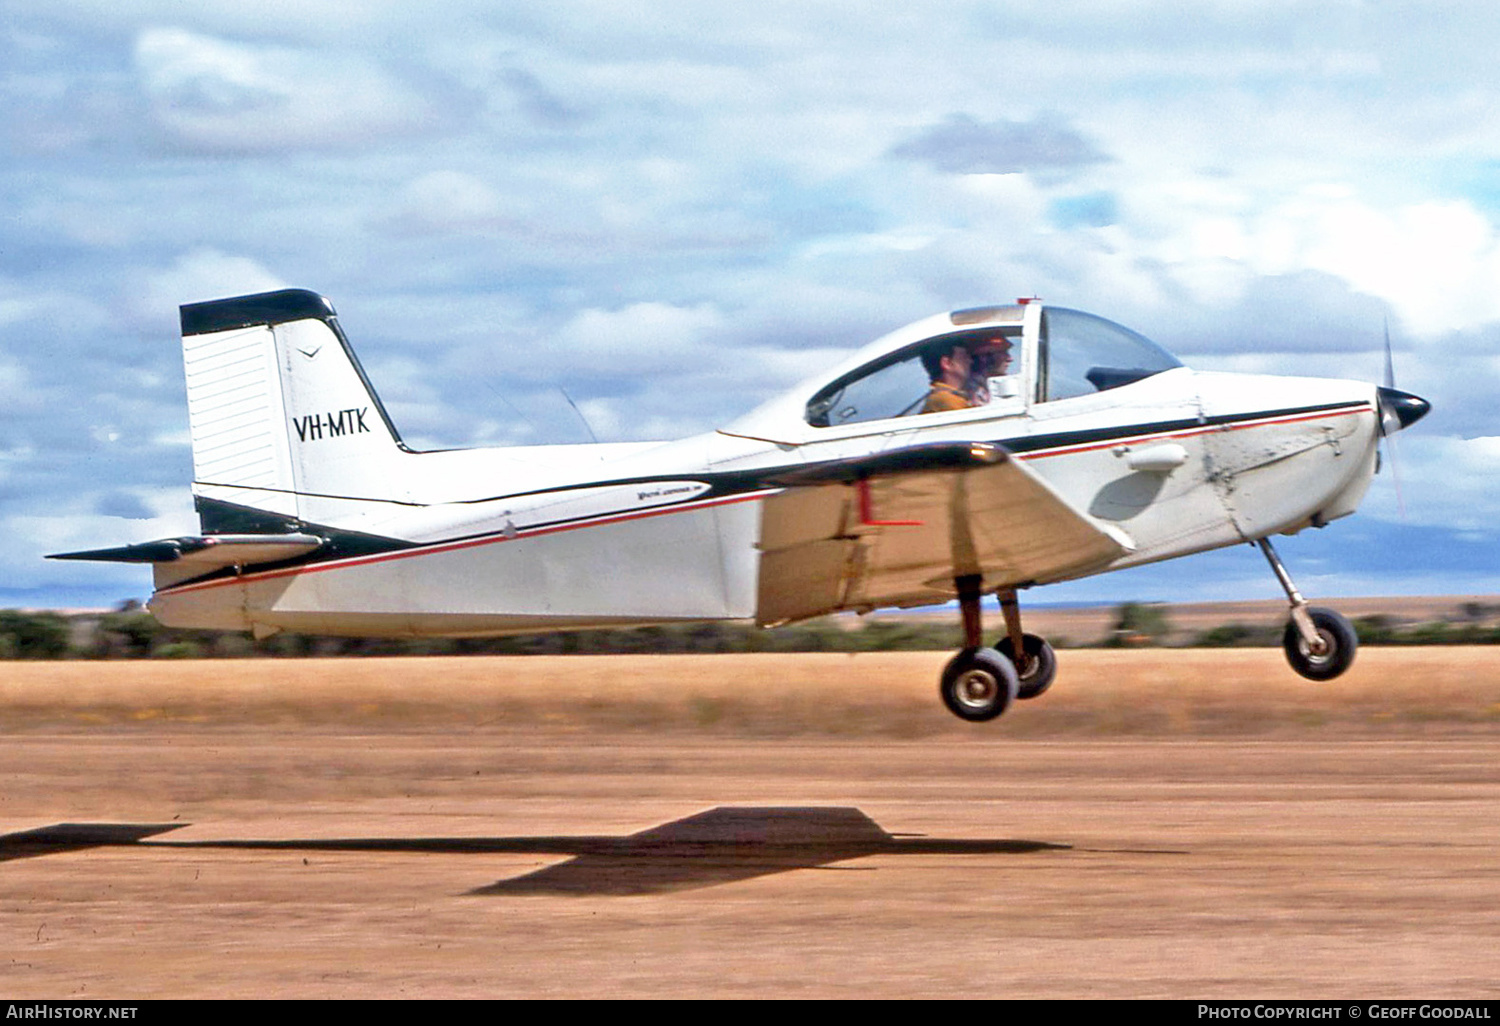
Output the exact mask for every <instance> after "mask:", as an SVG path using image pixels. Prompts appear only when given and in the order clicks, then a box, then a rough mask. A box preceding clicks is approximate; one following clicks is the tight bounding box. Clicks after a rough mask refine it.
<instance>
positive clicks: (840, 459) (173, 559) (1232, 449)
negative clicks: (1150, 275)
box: [53, 289, 1428, 721]
mask: <svg viewBox="0 0 1500 1026" xmlns="http://www.w3.org/2000/svg"><path fill="white" fill-rule="evenodd" d="M181 314H182V344H183V354H184V360H185V364H186V370H187V394H188V412H189V420H190V424H191V430H192V444H193V474H194V481H193V494H194V497H195V504H196V508H197V512H198V516H199V521H200V525H201V529H202V532H203V533H202V534H201V535H198V536H192V537H181V538H169V539H165V540H161V541H153V542H146V543H142V544H136V545H127V546H124V547H121V548H111V549H98V550H93V551H88V552H71V553H63V554H59V555H57V556H55V557H53V558H58V559H94V560H110V561H122V562H131V563H150V564H152V567H153V571H154V575H155V589H156V590H155V595H154V596H153V597H152V599H151V602H150V609H151V610H152V612H153V613H155V615H156V616H157V618H158V619H159V620H160V621H161V622H162V623H164V624H167V625H169V626H174V627H202V628H217V629H230V630H248V631H252V632H254V634H255V635H256V636H257V637H265V636H268V635H271V634H274V633H276V632H277V631H282V630H291V631H301V632H308V633H320V634H339V635H356V636H376V637H432V636H444V637H473V636H484V635H499V634H506V633H517V632H530V631H538V630H549V629H574V628H585V627H599V626H615V625H627V624H652V623H669V622H679V621H691V620H727V619H735V620H739V619H751V618H753V619H754V620H755V621H757V622H758V623H760V624H761V625H763V626H773V625H776V624H782V623H787V622H789V621H794V620H801V619H804V618H807V617H813V616H819V615H823V614H826V613H834V612H838V611H841V610H855V611H859V612H868V611H870V610H874V609H878V608H882V607H913V606H929V605H933V604H939V603H945V602H949V601H951V600H953V599H954V598H957V600H958V606H959V611H960V615H961V617H962V622H963V630H964V638H965V647H964V648H963V649H962V651H960V652H959V653H958V654H957V655H955V656H954V657H953V658H952V659H951V660H950V661H949V663H948V665H947V667H946V669H944V671H943V673H942V677H941V694H942V698H943V701H944V702H945V703H946V705H947V706H948V708H949V709H950V710H952V711H953V712H954V713H955V714H957V715H958V716H960V717H962V718H964V719H967V720H975V721H978V720H988V719H992V718H993V717H995V716H998V715H1000V714H1001V713H1002V712H1004V711H1005V709H1006V708H1007V707H1008V706H1009V705H1010V703H1011V702H1012V700H1013V699H1015V698H1018V697H1019V698H1033V697H1035V696H1037V695H1040V694H1041V693H1042V692H1044V691H1045V690H1047V688H1048V686H1049V685H1050V684H1051V683H1052V680H1053V678H1054V676H1055V674H1056V668H1057V663H1056V658H1055V656H1054V654H1053V651H1052V647H1051V646H1050V645H1048V644H1047V642H1046V641H1044V640H1043V639H1041V638H1040V637H1037V636H1035V635H1032V634H1027V633H1025V632H1024V631H1023V630H1022V625H1021V617H1020V612H1019V606H1018V602H1017V597H1016V596H1017V592H1018V591H1019V590H1020V589H1024V588H1028V587H1031V586H1034V585H1041V584H1048V583H1052V582H1056V581H1064V580H1069V579H1072V578H1079V577H1085V576H1089V575H1092V574H1098V573H1103V572H1105V571H1108V570H1115V569H1119V568H1122V567H1128V566H1135V565H1138V564H1141V563H1148V562H1152V561H1155V560H1163V559H1171V558H1174V557H1177V556H1185V555H1188V554H1190V553H1195V552H1202V551H1205V550H1208V549H1214V548H1219V547H1221V546H1227V545H1234V544H1241V543H1246V542H1250V543H1254V544H1257V545H1258V546H1259V547H1260V549H1261V551H1262V552H1263V553H1264V554H1265V557H1266V559H1267V560H1268V561H1269V562H1270V564H1271V567H1272V569H1273V571H1274V572H1275V574H1276V576H1277V578H1278V580H1279V581H1280V583H1281V585H1282V587H1283V588H1284V589H1285V591H1286V594H1287V599H1288V601H1289V603H1290V605H1291V618H1290V622H1289V624H1288V626H1287V629H1286V633H1285V639H1284V641H1285V649H1286V654H1287V657H1288V660H1289V661H1290V663H1291V665H1292V668H1293V669H1294V670H1296V672H1298V673H1300V674H1301V675H1303V676H1304V677H1308V678H1311V679H1314V680H1326V679H1330V678H1333V677H1336V676H1338V675H1339V674H1340V673H1342V672H1343V671H1344V670H1345V669H1346V668H1347V667H1348V666H1349V664H1350V661H1351V660H1352V659H1353V657H1354V650H1355V636H1354V632H1353V630H1352V629H1351V628H1350V626H1349V624H1348V622H1347V621H1346V620H1345V619H1344V618H1343V617H1341V616H1339V615H1338V614H1337V613H1335V612H1332V611H1331V610H1326V609H1318V608H1312V607H1310V606H1308V604H1307V602H1306V601H1305V600H1304V599H1303V598H1302V596H1301V595H1300V594H1299V593H1298V591H1297V589H1296V587H1295V585H1294V584H1293V583H1292V580H1291V578H1290V576H1289V575H1288V574H1287V572H1286V570H1285V568H1284V567H1283V566H1282V564H1281V561H1280V559H1279V558H1278V557H1277V555H1276V552H1275V550H1274V549H1273V548H1272V545H1271V541H1270V536H1272V535H1275V534H1290V533H1294V532H1297V531H1299V530H1301V529H1303V528H1305V527H1309V526H1312V527H1322V526H1323V525H1324V524H1326V523H1328V522H1329V521H1332V520H1335V519H1337V518H1339V517H1342V516H1345V515H1347V514H1349V513H1353V512H1354V510H1355V507H1356V506H1357V505H1358V504H1359V502H1360V500H1361V499H1362V498H1363V497H1364V494H1365V491H1366V489H1367V488H1368V486H1369V484H1370V480H1371V477H1372V476H1373V475H1374V473H1375V472H1376V470H1377V468H1378V465H1379V454H1378V447H1379V443H1380V440H1381V438H1382V437H1383V436H1385V435H1388V434H1390V433H1392V432H1394V431H1399V430H1401V429H1402V428H1404V427H1407V426H1409V425H1410V424H1412V423H1413V422H1415V421H1416V420H1417V419H1419V418H1420V417H1422V416H1423V415H1424V414H1425V413H1426V412H1427V410H1428V403H1427V402H1426V401H1425V400H1423V399H1420V398H1418V397H1417V396H1414V395H1410V394H1408V393H1405V392H1400V391H1397V390H1395V389H1394V388H1391V387H1377V386H1375V385H1371V384H1366V383H1363V382H1356V381H1337V380H1323V379H1312V378H1293V377H1272V376H1264V375H1252V374H1227V373H1205V372H1202V371H1193V370H1190V369H1189V368H1187V367H1184V366H1183V365H1182V364H1181V363H1179V362H1178V361H1177V360H1176V359H1175V358H1173V357H1172V356H1171V355H1170V354H1169V353H1167V352H1166V351H1165V350H1163V349H1162V348H1161V347H1159V346H1157V345H1156V344H1155V343H1153V342H1151V341H1149V340H1148V339H1146V338H1144V337H1142V336H1141V335H1139V334H1136V333H1135V332H1134V331H1130V330H1128V329H1126V328H1124V327H1121V326H1120V325H1118V324H1114V323H1112V322H1110V321H1107V320H1105V319H1103V318H1100V317H1096V316H1093V315H1091V314H1086V313H1081V312H1078V311H1076V310H1068V309H1063V308H1060V307H1052V306H1048V305H1045V304H1043V303H1042V302H1041V301H1039V300H1021V301H1018V302H1016V303H1014V304H1005V305H997V306H986V307H978V308H974V309H966V310H957V311H954V312H952V313H946V314H940V315H938V316H934V317H930V318H928V319H926V320H922V321H919V322H917V323H915V324H912V325H909V326H907V327H905V328H902V329H900V330H898V331H895V332H893V333H891V334H889V335H887V336H885V337H884V338H881V339H879V340H878V341H876V342H873V343H871V344H870V345H868V346H867V347H865V348H864V349H861V350H860V351H858V352H857V353H855V354H853V355H852V356H850V357H849V359H847V360H846V361H845V362H844V363H842V364H841V365H839V366H837V367H835V368H833V369H832V370H830V371H828V372H826V373H824V374H820V375H818V376H817V377H815V378H813V379H811V380H809V381H806V382H804V383H803V384H801V385H799V386H797V387H796V388H794V389H792V390H791V391H790V392H787V393H786V394H784V395H782V396H781V397H779V398H776V399H773V400H771V401H770V402H768V403H766V404H764V405H762V406H761V407H759V408H758V409H756V410H754V411H752V412H750V413H748V414H746V415H745V416H742V417H740V418H739V419H738V420H735V421H733V422H731V423H729V424H728V425H726V426H724V427H722V428H720V429H719V430H717V431H712V432H709V433H707V434H703V435H698V436H696V437H692V438H687V439H683V440H680V441H673V442H660V443H636V442H632V443H612V444H589V445H540V446H525V447H500V448H483V449H465V450H449V451H435V452H417V451H413V450H412V449H410V448H408V447H407V446H406V445H404V444H403V443H402V441H401V437H400V435H399V433H398V432H397V430H396V427H395V425H394V424H393V423H392V422H391V419H390V417H389V416H388V415H387V413H386V411H385V408H384V407H383V406H382V405H381V402H380V400H379V398H378V397H377V396H376V394H375V391H374V389H373V388H372V387H371V385H370V381H369V379H368V378H367V377H366V376H365V373H364V371H363V370H362V369H361V367H360V364H359V361H358V360H357V359H356V358H355V355H354V351H353V349H351V348H350V345H349V342H348V340H347V339H346V338H345V336H344V333H343V330H342V329H341V328H340V326H339V322H338V319H337V317H336V316H335V314H334V310H333V307H332V305H331V304H330V303H329V302H328V301H327V300H326V299H324V298H323V297H321V296H319V295H317V294H315V293H312V292H307V291H303V290H298V289H289V290H284V291H279V292H269V293H263V294H259V295H252V296H241V297H238V298H233V299H223V300H216V301H213V302H205V303H193V304H190V305H187V306H184V307H182V311H181ZM988 593H995V594H997V595H998V597H999V600H1000V605H1001V610H1002V612H1003V614H1004V619H1005V632H1004V633H1003V634H1002V635H1000V636H999V638H998V640H997V641H996V642H995V643H994V644H993V645H987V644H986V642H985V639H984V636H983V630H982V625H981V616H980V599H981V596H983V595H985V594H988Z"/></svg>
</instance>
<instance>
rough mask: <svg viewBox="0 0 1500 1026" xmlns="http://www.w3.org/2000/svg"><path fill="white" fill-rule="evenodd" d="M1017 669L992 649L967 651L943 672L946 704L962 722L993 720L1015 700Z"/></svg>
mask: <svg viewBox="0 0 1500 1026" xmlns="http://www.w3.org/2000/svg"><path fill="white" fill-rule="evenodd" d="M1020 687H1021V682H1020V680H1019V679H1018V678H1017V677H1016V667H1015V665H1014V664H1013V663H1012V662H1011V661H1010V660H1009V659H1007V658H1005V656H1003V655H1001V654H1000V653H999V652H996V651H995V650H994V649H993V648H966V649H964V650H963V651H962V652H960V653H958V655H956V656H954V657H953V658H952V659H950V660H949V661H948V665H947V666H946V667H945V668H944V669H943V681H942V685H941V688H940V690H941V692H942V696H943V704H944V705H946V706H947V707H948V710H949V711H950V712H951V713H953V715H955V716H957V717H959V718H960V719H965V720H970V721H972V722H975V723H978V722H981V721H983V720H993V719H994V718H995V717H996V716H999V715H1000V714H1001V713H1003V712H1004V711H1005V710H1006V709H1008V708H1009V707H1010V703H1011V702H1012V701H1014V700H1015V697H1016V693H1017V691H1019V690H1020Z"/></svg>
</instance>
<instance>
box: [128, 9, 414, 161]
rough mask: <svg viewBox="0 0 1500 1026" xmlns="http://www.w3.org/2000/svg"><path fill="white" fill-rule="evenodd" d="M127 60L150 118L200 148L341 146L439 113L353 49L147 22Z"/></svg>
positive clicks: (393, 132) (401, 131)
mask: <svg viewBox="0 0 1500 1026" xmlns="http://www.w3.org/2000/svg"><path fill="white" fill-rule="evenodd" d="M135 65H136V71H137V73H138V75H139V76H140V81H141V87H142V89H143V90H144V91H145V94H146V97H147V99H148V100H149V101H150V104H151V113H152V116H153V117H154V119H155V120H156V123H157V124H158V125H159V126H160V127H161V128H162V130H163V131H164V132H165V133H166V134H167V136H168V137H169V138H171V139H173V140H175V141H176V142H178V143H179V144H181V145H183V146H186V147H188V148H190V149H196V150H203V151H208V152H227V153H258V152H269V151H275V150H283V149H287V148H315V149H326V148H331V147H348V146H350V145H352V144H358V143H361V142H364V141H368V140H373V139H379V138H382V137H388V136H400V135H407V134H411V133H421V132H424V131H425V130H427V129H428V128H429V127H430V125H431V124H432V122H433V121H435V120H438V119H439V118H440V115H441V108H440V107H439V106H438V105H437V103H435V102H434V98H433V97H431V96H429V95H426V94H425V93H424V91H423V90H422V89H420V88H418V87H417V86H416V85H415V84H414V83H411V82H408V81H403V80H402V78H401V77H399V76H397V75H395V74H393V73H392V72H391V71H389V70H387V69H386V68H383V67H381V66H380V65H379V64H378V63H377V62H375V61H373V60H371V59H369V58H367V57H364V56H361V55H357V54H346V53H337V52H333V53H330V52H316V51H311V50H298V49H292V48H287V47H273V46H257V45H252V44H249V43H239V42H233V41H229V40H224V39H217V38H214V37H212V36H205V35H201V34H199V33H196V32H190V31H187V30H185V29H180V28H153V29H147V30H145V31H143V32H141V34H140V35H139V37H138V38H137V39H136V44H135Z"/></svg>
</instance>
